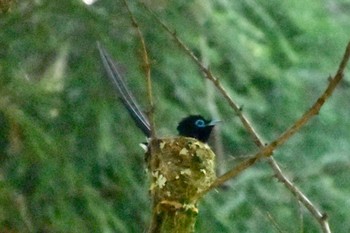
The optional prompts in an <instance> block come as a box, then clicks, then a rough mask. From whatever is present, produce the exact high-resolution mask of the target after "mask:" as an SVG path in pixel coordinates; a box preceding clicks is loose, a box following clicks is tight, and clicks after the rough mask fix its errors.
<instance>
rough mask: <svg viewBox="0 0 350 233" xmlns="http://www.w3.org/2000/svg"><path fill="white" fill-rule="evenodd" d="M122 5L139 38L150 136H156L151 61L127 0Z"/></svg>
mask: <svg viewBox="0 0 350 233" xmlns="http://www.w3.org/2000/svg"><path fill="white" fill-rule="evenodd" d="M123 2H124V5H125V7H126V9H127V11H128V13H129V17H130V19H131V22H132V25H133V26H134V27H135V29H136V32H137V35H138V36H139V38H140V42H141V48H142V59H143V62H144V66H143V70H144V72H145V75H146V82H147V98H148V104H149V111H148V112H147V115H148V119H149V123H150V126H151V138H155V137H156V130H155V123H154V117H153V112H154V102H153V96H152V93H153V92H152V80H151V63H150V62H149V58H148V53H147V49H146V43H145V39H144V37H143V34H142V32H141V30H140V27H139V25H138V23H137V20H136V18H135V17H134V15H133V13H132V12H131V10H130V7H129V5H128V3H127V0H123Z"/></svg>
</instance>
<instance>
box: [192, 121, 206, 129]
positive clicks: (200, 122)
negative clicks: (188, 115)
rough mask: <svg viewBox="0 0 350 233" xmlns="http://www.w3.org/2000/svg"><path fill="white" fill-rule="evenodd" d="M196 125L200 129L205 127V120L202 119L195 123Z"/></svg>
mask: <svg viewBox="0 0 350 233" xmlns="http://www.w3.org/2000/svg"><path fill="white" fill-rule="evenodd" d="M194 124H195V125H196V126H197V127H199V128H203V127H205V122H204V120H202V119H198V120H196V121H195V122H194Z"/></svg>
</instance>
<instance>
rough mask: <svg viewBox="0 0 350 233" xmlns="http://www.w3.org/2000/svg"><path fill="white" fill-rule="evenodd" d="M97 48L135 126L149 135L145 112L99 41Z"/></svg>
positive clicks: (149, 130) (149, 129)
mask: <svg viewBox="0 0 350 233" xmlns="http://www.w3.org/2000/svg"><path fill="white" fill-rule="evenodd" d="M97 48H98V50H99V51H100V56H101V59H102V63H103V66H104V68H105V70H106V73H107V76H108V78H109V79H110V80H111V81H112V83H113V86H114V88H115V89H116V90H117V92H118V94H119V97H120V99H121V101H122V103H123V105H124V106H125V107H126V109H127V110H128V112H129V114H130V116H131V117H132V118H133V120H134V122H135V123H136V125H137V127H138V128H140V129H141V130H142V132H143V133H144V134H145V135H146V136H147V137H150V136H151V128H150V124H149V121H148V119H147V117H146V116H145V114H144V113H143V112H142V111H141V110H140V107H139V106H138V104H137V103H136V100H135V98H134V97H133V95H132V94H131V92H130V91H129V89H128V88H127V86H126V84H125V82H124V79H123V77H122V76H121V74H120V72H119V71H118V68H117V66H116V65H115V63H114V62H113V60H112V58H111V56H110V55H109V54H108V53H107V51H106V50H105V49H104V48H103V46H102V45H101V44H100V43H99V42H97Z"/></svg>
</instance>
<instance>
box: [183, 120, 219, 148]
mask: <svg viewBox="0 0 350 233" xmlns="http://www.w3.org/2000/svg"><path fill="white" fill-rule="evenodd" d="M217 122H218V121H217V120H213V121H210V120H206V119H204V118H203V117H202V116H200V115H190V116H188V117H185V118H184V119H182V120H181V121H180V123H179V125H178V126H177V131H178V132H179V135H180V136H184V137H191V138H195V139H198V140H199V141H201V142H207V141H208V138H209V136H210V133H211V131H212V129H213V127H214V126H215V124H216V123H217Z"/></svg>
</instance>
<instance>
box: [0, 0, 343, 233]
mask: <svg viewBox="0 0 350 233" xmlns="http://www.w3.org/2000/svg"><path fill="white" fill-rule="evenodd" d="M147 2H148V4H149V6H150V8H152V9H153V10H154V11H155V12H156V13H157V14H158V15H159V17H160V18H161V19H163V20H164V21H166V22H167V24H168V25H170V27H171V28H173V29H174V30H175V31H176V33H177V35H178V36H179V37H180V38H182V39H183V40H184V41H185V42H186V43H187V44H188V45H189V46H190V48H191V49H192V50H193V51H194V53H195V54H196V55H197V56H198V57H199V58H200V59H201V60H202V61H203V62H204V63H205V64H207V65H209V66H210V68H211V69H212V70H213V72H214V73H215V74H216V75H217V76H218V77H219V78H220V81H221V82H222V83H223V85H224V86H225V88H226V89H227V91H228V92H229V93H230V95H231V96H232V97H233V98H234V99H235V100H236V101H237V102H238V103H239V104H241V105H242V106H243V112H244V114H246V115H247V116H248V117H249V119H250V120H251V121H252V123H253V125H254V126H255V127H256V128H257V129H258V132H259V134H261V136H262V137H263V138H264V139H265V140H266V141H270V140H273V139H274V138H275V137H277V136H278V135H279V134H280V133H282V132H283V131H284V130H285V129H286V128H287V127H288V126H290V125H291V123H292V122H294V121H295V120H296V119H297V118H298V117H300V116H301V114H302V113H303V112H304V111H305V110H306V109H308V108H309V106H311V104H312V103H313V102H314V101H315V100H316V99H317V97H318V96H319V95H320V93H321V91H322V90H323V89H324V88H325V87H326V85H327V76H328V75H329V74H333V73H334V72H335V71H336V68H337V65H338V63H339V61H340V59H341V56H342V53H343V50H344V49H345V45H346V43H347V41H348V40H349V35H350V21H349V20H348V15H349V13H350V4H349V3H348V1H345V0H336V1H326V0H324V1H307V2H300V1H296V0H291V1H277V0H272V1H257V0H249V1H229V0H221V1H212V2H205V1H199V0H193V1H147ZM130 4H131V10H132V11H133V13H134V14H135V17H136V18H137V20H138V21H139V23H140V27H141V30H142V31H143V33H144V35H145V40H146V43H147V47H148V49H149V55H150V57H151V59H152V79H153V85H154V96H155V100H156V109H155V111H156V126H157V129H158V132H159V134H161V135H174V134H175V133H176V132H175V128H176V123H177V122H178V121H179V119H181V118H182V117H184V116H186V115H187V114H189V113H201V114H203V115H205V116H212V115H214V116H216V117H219V118H220V119H222V120H223V124H222V126H221V127H220V132H221V135H222V137H223V145H224V156H225V157H224V159H223V161H219V162H218V166H221V167H224V168H225V169H228V168H230V167H232V166H234V164H237V163H238V161H239V160H238V156H241V155H244V154H251V153H253V152H255V151H256V150H257V148H256V147H255V146H254V145H253V143H252V141H251V139H250V138H249V136H248V135H247V133H246V132H245V131H244V129H243V127H242V126H241V124H240V122H239V120H238V119H237V117H235V114H234V112H233V111H232V110H231V109H230V108H229V106H228V105H227V103H226V102H225V101H224V100H223V98H222V97H221V96H220V95H219V94H216V92H215V90H213V88H212V87H211V86H210V84H209V85H208V84H207V82H205V81H204V79H203V76H202V74H201V73H200V72H199V71H198V69H197V67H196V66H195V65H194V64H193V63H192V62H191V61H190V59H189V58H188V57H186V55H184V53H183V52H182V51H181V50H180V49H179V48H178V47H177V46H176V44H175V43H174V42H173V41H172V40H171V39H170V37H169V36H168V35H167V34H166V33H165V32H164V31H163V30H162V29H161V27H160V26H159V25H158V24H157V22H156V21H155V20H154V18H152V16H151V15H150V14H149V13H147V11H146V10H145V8H143V7H142V6H141V5H140V4H138V3H136V2H131V1H130ZM0 28H1V33H0V232H7V231H11V232H143V231H144V230H145V229H146V228H147V225H148V221H149V217H150V211H151V210H150V203H149V197H148V183H147V182H148V181H147V179H146V175H145V172H144V159H143V155H142V153H143V152H142V150H141V149H140V148H139V147H138V146H137V145H138V143H139V142H141V141H142V140H144V138H143V137H142V135H141V133H140V132H139V130H138V129H136V127H135V126H134V125H133V122H131V120H130V118H129V116H128V115H127V112H126V111H125V109H123V107H122V106H121V105H120V104H119V102H118V101H117V99H116V98H115V94H114V93H113V90H112V88H111V87H109V82H108V81H107V80H106V78H105V73H104V71H103V69H102V66H101V62H100V59H99V55H98V52H97V49H96V41H101V42H102V43H103V44H104V45H105V47H107V48H108V50H109V51H110V53H111V54H113V56H114V57H115V59H116V60H118V62H119V63H120V66H121V69H122V70H123V71H124V74H125V77H126V79H127V82H128V84H129V85H130V87H131V88H132V90H133V91H134V92H135V93H136V98H137V99H138V100H140V102H141V105H142V106H145V110H147V107H146V106H147V102H146V101H145V99H146V98H145V96H146V90H145V80H144V78H143V73H142V69H141V68H140V67H141V65H142V59H141V53H140V44H139V43H140V42H139V39H138V38H137V35H136V33H135V30H134V28H133V27H132V25H131V23H130V19H129V18H128V14H127V11H126V9H125V7H124V5H123V4H122V2H120V1H97V2H96V3H95V4H93V5H90V6H88V5H84V3H83V2H81V1H33V2H26V1H15V2H13V3H12V4H11V8H10V10H9V11H7V12H2V13H0ZM347 70H348V73H347V74H346V78H345V80H344V81H343V82H342V83H341V85H340V87H339V88H337V90H336V93H335V94H334V96H333V97H332V98H331V99H330V100H329V101H328V103H326V105H325V106H324V108H323V109H322V110H321V112H320V114H319V115H318V116H317V117H315V118H314V119H313V120H312V121H311V122H310V123H309V124H308V125H307V126H306V127H305V128H304V129H302V130H301V132H299V133H298V134H297V135H296V136H295V137H293V138H292V139H291V140H290V141H289V142H288V143H287V144H286V145H285V146H283V147H281V148H280V149H279V150H278V151H277V152H276V153H275V157H276V159H277V160H278V161H279V162H280V163H281V164H282V167H283V169H284V170H285V171H286V173H287V174H288V176H289V177H290V178H292V180H293V181H294V182H295V184H296V185H297V186H298V187H300V188H301V189H302V190H303V192H304V193H305V194H306V195H307V196H308V197H309V198H310V199H311V201H313V202H314V203H316V205H317V206H319V207H320V208H321V209H322V210H323V211H325V212H326V213H327V214H328V215H329V216H330V224H331V228H332V230H333V231H334V232H349V231H350V223H349V221H347V220H348V219H349V218H350V212H349V211H348V209H349V201H348V197H349V194H350V184H349V182H348V179H347V178H348V177H349V176H350V174H349V166H350V161H349V151H350V143H349V140H348V139H349V138H350V133H349V130H348V129H349V128H350V118H349V117H348V116H349V114H350V112H349V109H350V108H349V101H348V100H349V97H350V94H349V91H348V89H349V79H348V77H349V69H347ZM208 106H210V107H208ZM213 106H214V107H213ZM198 221H199V222H198V224H197V231H198V232H281V231H286V232H302V231H304V232H318V230H319V228H318V224H317V222H316V221H315V219H313V218H312V217H311V216H310V214H309V213H308V212H307V211H306V210H305V209H304V208H303V207H301V206H299V204H298V202H297V200H296V199H295V198H294V197H293V196H292V195H291V194H290V193H289V192H288V191H287V190H286V189H285V188H284V186H283V185H282V184H280V183H277V182H276V180H275V179H273V174H272V171H271V170H270V168H269V167H268V166H267V165H266V164H265V163H264V162H262V163H260V164H258V165H256V166H254V167H253V168H250V169H249V170H247V171H245V172H244V173H243V174H242V175H241V176H239V177H238V178H236V179H234V180H232V181H230V182H229V187H228V189H226V190H224V189H218V192H212V193H210V194H208V196H207V197H206V198H205V199H204V201H203V203H202V205H201V207H200V213H199V220H198ZM302 229H303V230H302Z"/></svg>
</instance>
